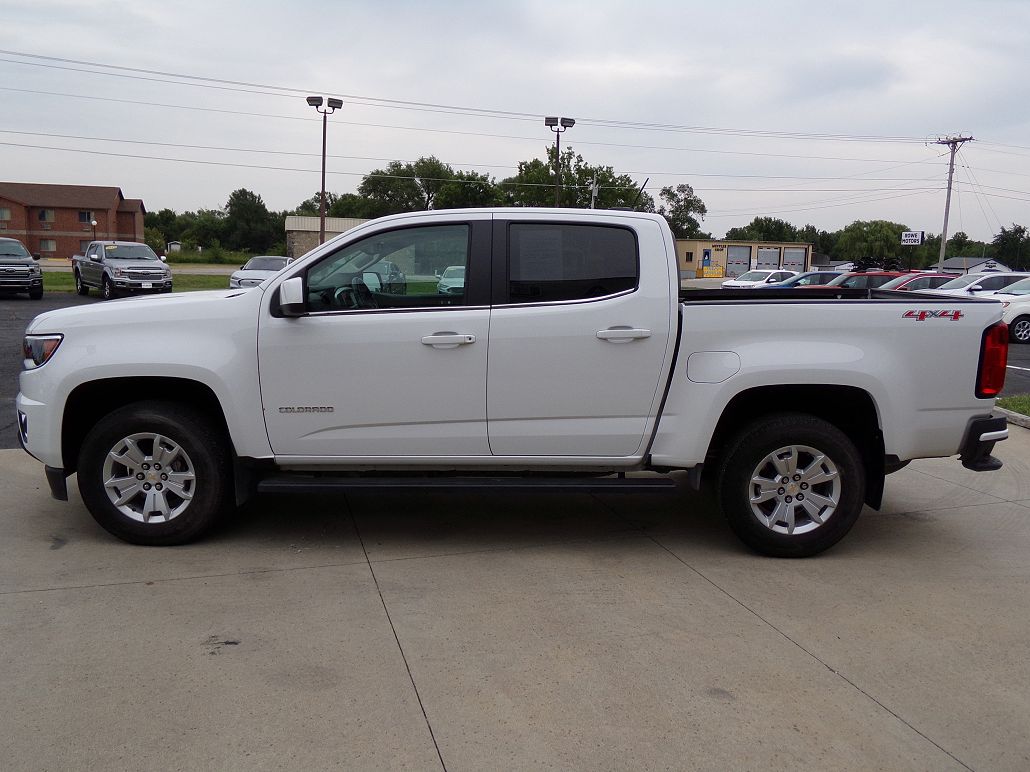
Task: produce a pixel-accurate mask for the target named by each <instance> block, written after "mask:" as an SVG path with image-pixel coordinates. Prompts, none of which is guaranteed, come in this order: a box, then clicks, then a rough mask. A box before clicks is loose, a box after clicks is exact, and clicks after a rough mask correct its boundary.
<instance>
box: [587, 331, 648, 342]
mask: <svg viewBox="0 0 1030 772" xmlns="http://www.w3.org/2000/svg"><path fill="white" fill-rule="evenodd" d="M597 337H598V338H600V339H601V340H605V341H608V342H609V343H631V342H632V341H634V340H640V339H641V338H650V337H651V331H650V330H642V329H638V328H635V327H609V328H608V329H607V330H598V331H597Z"/></svg>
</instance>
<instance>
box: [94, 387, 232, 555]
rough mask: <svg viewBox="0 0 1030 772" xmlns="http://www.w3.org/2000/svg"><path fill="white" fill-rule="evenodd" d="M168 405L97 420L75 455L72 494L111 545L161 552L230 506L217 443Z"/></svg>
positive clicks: (136, 407)
mask: <svg viewBox="0 0 1030 772" xmlns="http://www.w3.org/2000/svg"><path fill="white" fill-rule="evenodd" d="M211 423H212V422H211V420H210V419H209V418H207V417H206V416H205V415H204V414H202V413H199V412H197V411H195V410H193V409H191V408H188V407H185V406H183V405H179V404H177V403H174V402H157V401H155V402H137V403H134V404H131V405H127V406H126V407H123V408H120V409H119V410H116V411H115V412H113V413H111V414H109V415H107V416H105V417H104V418H103V419H101V420H100V421H99V422H98V423H97V425H96V426H94V427H93V429H92V430H91V431H90V432H89V434H88V435H87V436H86V439H85V441H84V442H83V444H82V449H81V451H80V453H79V465H78V476H79V492H80V493H81V494H82V500H83V501H84V502H85V504H86V508H87V509H89V512H90V514H91V515H93V518H94V519H95V520H96V521H97V522H98V523H99V524H100V525H101V526H102V527H103V528H105V529H106V530H107V531H109V532H110V533H112V534H114V535H115V536H117V537H118V538H119V539H123V540H124V541H127V542H131V543H133V544H146V545H150V546H165V545H171V544H184V543H186V542H188V541H192V540H193V539H196V538H197V537H199V536H200V535H201V534H203V533H204V532H205V531H207V530H208V529H209V528H210V527H211V526H212V525H214V524H215V522H216V521H217V519H218V517H219V515H220V514H221V513H222V512H223V511H225V510H227V509H228V508H229V506H230V503H231V495H232V492H233V489H232V486H233V483H232V465H231V463H230V460H229V451H228V445H227V442H226V439H225V437H223V436H222V434H221V433H220V432H218V431H216V430H215V429H213V428H211Z"/></svg>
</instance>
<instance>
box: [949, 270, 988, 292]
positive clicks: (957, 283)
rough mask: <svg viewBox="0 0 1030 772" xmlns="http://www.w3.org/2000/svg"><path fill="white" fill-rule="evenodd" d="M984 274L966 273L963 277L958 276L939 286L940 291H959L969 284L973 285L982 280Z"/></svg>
mask: <svg viewBox="0 0 1030 772" xmlns="http://www.w3.org/2000/svg"><path fill="white" fill-rule="evenodd" d="M984 276H985V274H982V273H967V274H966V275H965V276H959V277H958V278H957V279H952V280H951V281H946V282H944V284H942V285H941V286H940V289H961V288H962V287H968V286H969V285H970V284H974V283H976V282H978V281H980V279H982V278H983V277H984Z"/></svg>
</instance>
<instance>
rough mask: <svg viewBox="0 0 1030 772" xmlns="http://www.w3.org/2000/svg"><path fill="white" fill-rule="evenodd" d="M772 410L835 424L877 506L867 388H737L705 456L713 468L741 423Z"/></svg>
mask: <svg viewBox="0 0 1030 772" xmlns="http://www.w3.org/2000/svg"><path fill="white" fill-rule="evenodd" d="M774 413H806V414H808V415H813V416H816V417H817V418H821V419H822V420H824V421H826V422H827V423H830V424H833V425H834V426H836V427H837V428H838V429H840V430H841V431H842V432H844V434H846V435H847V436H848V438H849V439H850V440H851V441H852V442H853V443H855V446H856V447H857V448H858V451H859V453H860V454H861V456H862V462H863V464H864V465H865V470H866V491H865V502H866V504H868V505H869V506H871V507H873V508H874V509H878V508H879V507H880V503H881V500H882V498H883V485H884V475H885V468H884V444H883V431H882V427H881V425H880V416H879V411H878V410H877V408H876V402H875V400H874V399H873V397H872V396H871V395H870V394H869V392H867V391H865V390H864V389H860V388H858V387H855V386H842V385H838V384H807V385H776V386H758V387H755V388H752V389H747V390H746V391H742V392H740V393H739V394H737V395H736V396H734V397H733V399H731V400H730V401H729V403H728V404H727V405H726V407H725V408H724V409H723V412H722V415H721V416H720V417H719V421H718V423H717V424H716V427H715V432H714V434H713V435H712V441H711V443H710V444H709V447H708V454H707V457H706V460H705V468H706V469H716V468H717V467H718V460H719V459H720V458H721V456H722V454H723V452H724V451H725V449H726V446H727V444H728V443H729V442H730V441H731V440H732V439H733V437H734V436H735V435H736V434H737V432H739V431H740V430H741V429H742V428H743V427H744V426H746V425H747V424H749V423H752V422H753V421H755V420H757V419H759V418H763V417H765V416H769V415H771V414H774Z"/></svg>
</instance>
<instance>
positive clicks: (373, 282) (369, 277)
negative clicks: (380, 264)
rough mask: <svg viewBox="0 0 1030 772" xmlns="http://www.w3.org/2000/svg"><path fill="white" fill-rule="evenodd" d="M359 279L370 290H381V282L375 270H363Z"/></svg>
mask: <svg viewBox="0 0 1030 772" xmlns="http://www.w3.org/2000/svg"><path fill="white" fill-rule="evenodd" d="M361 281H363V282H364V283H365V286H366V287H368V288H369V289H370V290H372V292H381V291H382V289H383V282H382V281H381V280H380V278H379V274H378V273H376V272H375V271H364V272H363V273H362V274H361Z"/></svg>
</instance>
